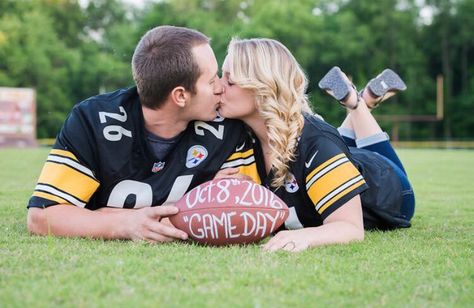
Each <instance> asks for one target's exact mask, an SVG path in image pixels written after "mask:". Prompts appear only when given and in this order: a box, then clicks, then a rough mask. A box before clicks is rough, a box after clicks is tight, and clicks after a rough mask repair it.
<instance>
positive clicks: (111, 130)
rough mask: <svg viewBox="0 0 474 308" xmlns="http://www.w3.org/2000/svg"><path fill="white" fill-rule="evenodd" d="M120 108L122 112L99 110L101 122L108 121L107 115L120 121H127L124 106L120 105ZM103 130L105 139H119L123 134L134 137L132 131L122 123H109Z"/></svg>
mask: <svg viewBox="0 0 474 308" xmlns="http://www.w3.org/2000/svg"><path fill="white" fill-rule="evenodd" d="M119 109H120V113H121V114H118V113H112V112H104V111H101V112H99V119H100V123H102V124H104V123H107V117H109V118H112V119H115V120H117V121H120V122H125V121H127V112H126V111H125V109H124V108H123V107H122V106H120V107H119ZM102 132H103V134H104V137H105V139H107V140H109V141H119V140H121V139H122V136H127V137H130V138H131V137H132V132H131V131H129V130H128V129H125V128H123V127H122V126H120V125H107V126H106V127H104V130H103V131H102Z"/></svg>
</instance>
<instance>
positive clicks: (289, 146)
mask: <svg viewBox="0 0 474 308" xmlns="http://www.w3.org/2000/svg"><path fill="white" fill-rule="evenodd" d="M228 55H229V57H230V59H231V62H230V67H229V73H230V79H231V80H232V82H233V83H235V84H237V85H238V86H240V87H241V88H244V89H248V90H251V91H252V93H253V94H254V95H255V100H256V104H257V110H258V111H259V113H260V115H261V116H262V118H263V119H264V121H265V126H266V128H267V132H268V138H269V145H270V149H271V153H270V159H271V162H272V170H273V173H274V179H273V181H272V183H271V184H272V186H274V187H280V186H282V185H283V184H284V183H285V179H288V173H289V163H290V161H294V160H295V151H296V147H297V144H298V137H299V136H300V135H301V131H302V130H303V126H304V117H303V114H302V111H306V112H310V113H311V109H310V107H309V103H308V98H307V96H306V94H305V93H306V88H307V85H308V81H307V78H306V75H305V73H304V72H303V70H302V69H301V67H300V65H299V64H298V62H297V61H296V59H295V58H294V57H293V55H292V54H291V52H290V51H289V50H288V49H287V48H286V47H285V46H284V45H283V44H282V43H280V42H278V41H275V40H272V39H261V38H258V39H245V40H241V39H236V38H233V39H232V41H231V42H230V43H229V47H228Z"/></svg>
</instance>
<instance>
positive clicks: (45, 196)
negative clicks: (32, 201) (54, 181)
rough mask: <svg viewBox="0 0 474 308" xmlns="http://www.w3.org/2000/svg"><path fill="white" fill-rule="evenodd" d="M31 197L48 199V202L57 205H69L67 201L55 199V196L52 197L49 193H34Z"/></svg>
mask: <svg viewBox="0 0 474 308" xmlns="http://www.w3.org/2000/svg"><path fill="white" fill-rule="evenodd" d="M33 196H35V197H40V198H44V199H48V200H51V201H54V202H57V203H59V204H71V203H70V202H69V201H66V200H64V199H63V198H59V197H57V196H55V195H52V194H50V193H47V192H42V191H35V192H33ZM71 205H72V204H71Z"/></svg>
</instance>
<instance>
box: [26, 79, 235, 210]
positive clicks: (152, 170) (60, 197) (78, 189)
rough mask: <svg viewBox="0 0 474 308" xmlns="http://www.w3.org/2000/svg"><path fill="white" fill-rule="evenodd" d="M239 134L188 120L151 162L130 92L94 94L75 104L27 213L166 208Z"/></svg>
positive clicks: (228, 124) (228, 123) (220, 159)
mask: <svg viewBox="0 0 474 308" xmlns="http://www.w3.org/2000/svg"><path fill="white" fill-rule="evenodd" d="M243 132H244V126H243V124H242V122H240V121H236V120H229V119H223V118H216V120H214V121H213V122H202V121H194V122H191V123H189V125H188V127H187V129H186V130H185V132H184V133H183V136H182V137H181V138H180V140H179V141H178V143H177V145H176V146H175V148H174V149H173V150H172V151H171V153H169V154H168V155H167V157H166V158H165V159H163V160H158V159H157V158H156V157H155V155H154V153H153V151H152V149H151V148H150V145H149V143H148V142H147V140H146V135H145V127H144V119H143V114H142V110H141V104H140V101H139V97H138V93H137V91H136V88H130V89H123V90H118V91H115V92H112V93H108V94H103V95H98V96H94V97H92V98H89V99H87V100H85V101H83V102H81V103H79V104H77V105H76V106H75V107H74V108H73V110H72V112H71V113H70V115H69V116H68V118H67V119H66V121H65V123H64V126H63V127H62V129H61V131H60V133H59V135H58V137H57V140H56V143H55V145H54V147H53V149H52V150H51V152H50V153H49V155H48V158H47V161H46V163H45V165H44V167H43V170H42V172H41V175H40V177H39V180H38V183H37V185H36V188H35V191H34V193H33V196H32V197H31V199H30V201H29V204H28V207H48V206H51V205H55V204H71V205H75V206H79V207H84V208H88V209H98V208H101V207H105V206H108V207H116V208H141V207H146V206H157V205H161V204H165V203H173V202H175V201H177V200H178V199H179V198H181V197H182V196H183V195H184V194H185V193H186V192H187V191H189V190H190V189H192V188H194V187H195V186H197V185H199V184H201V183H203V182H205V181H207V180H210V179H212V178H213V177H214V175H215V173H216V172H217V171H218V170H219V169H220V168H221V166H222V164H223V163H224V162H225V161H226V160H227V159H228V158H229V157H232V155H233V153H234V152H235V150H236V146H238V145H239V142H241V137H242V134H243Z"/></svg>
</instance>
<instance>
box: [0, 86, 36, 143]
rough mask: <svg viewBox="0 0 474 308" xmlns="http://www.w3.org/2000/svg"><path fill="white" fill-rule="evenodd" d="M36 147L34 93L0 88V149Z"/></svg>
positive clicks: (28, 90) (32, 90) (30, 90)
mask: <svg viewBox="0 0 474 308" xmlns="http://www.w3.org/2000/svg"><path fill="white" fill-rule="evenodd" d="M34 145H36V93H35V90H34V89H29V88H2V87H0V147H3V146H17V147H24V146H34Z"/></svg>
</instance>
